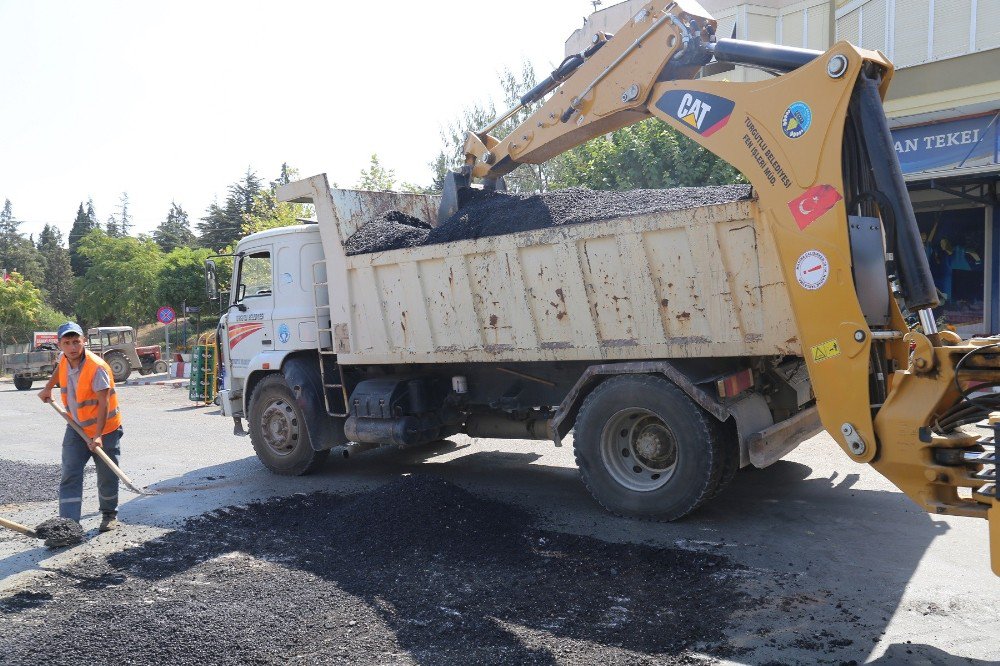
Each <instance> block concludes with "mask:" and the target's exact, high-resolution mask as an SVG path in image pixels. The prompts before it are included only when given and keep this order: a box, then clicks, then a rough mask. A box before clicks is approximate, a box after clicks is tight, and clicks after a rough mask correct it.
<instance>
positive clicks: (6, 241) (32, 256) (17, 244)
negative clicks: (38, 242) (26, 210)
mask: <svg viewBox="0 0 1000 666" xmlns="http://www.w3.org/2000/svg"><path fill="white" fill-rule="evenodd" d="M20 226H21V221H20V220H18V219H17V218H16V217H14V206H13V205H12V204H11V203H10V199H7V200H5V201H4V205H3V209H2V210H0V268H3V269H6V270H7V272H9V273H20V274H21V275H22V276H23V277H24V279H26V280H28V281H29V282H32V283H34V284H40V283H41V281H42V277H43V274H44V267H43V265H42V258H41V256H40V255H39V254H38V250H36V249H35V244H34V242H32V241H31V239H29V238H25V237H24V236H22V235H21V233H20V232H19V231H18V228H19V227H20Z"/></svg>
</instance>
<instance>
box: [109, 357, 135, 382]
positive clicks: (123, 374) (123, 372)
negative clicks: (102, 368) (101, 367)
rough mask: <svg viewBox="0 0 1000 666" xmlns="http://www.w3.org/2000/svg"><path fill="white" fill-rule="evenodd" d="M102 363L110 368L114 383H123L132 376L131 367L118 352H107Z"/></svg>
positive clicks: (126, 358)
mask: <svg viewBox="0 0 1000 666" xmlns="http://www.w3.org/2000/svg"><path fill="white" fill-rule="evenodd" d="M104 362H105V363H107V364H108V366H109V367H110V368H111V375H112V376H113V377H114V378H115V382H123V381H125V380H126V379H128V376H129V375H131V374H132V366H131V365H130V364H129V362H128V357H127V356H125V354H123V353H121V352H120V351H109V352H108V353H107V354H105V355H104Z"/></svg>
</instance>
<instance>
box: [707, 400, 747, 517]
mask: <svg viewBox="0 0 1000 666" xmlns="http://www.w3.org/2000/svg"><path fill="white" fill-rule="evenodd" d="M709 421H710V422H711V425H712V428H713V430H714V435H715V437H716V439H717V440H718V442H719V449H720V452H721V454H722V472H721V474H720V475H719V485H718V486H717V487H716V488H715V492H714V493H712V497H713V498H714V497H716V496H717V495H718V494H719V493H721V492H722V491H723V490H725V489H726V486H728V485H729V484H730V483H731V482H732V480H733V479H734V478H735V477H736V472H738V471H740V440H739V433H737V432H736V425H735V424H734V423H732V422H731V421H726V422H724V423H720V422H719V421H717V420H716V419H714V418H709ZM709 499H711V498H709Z"/></svg>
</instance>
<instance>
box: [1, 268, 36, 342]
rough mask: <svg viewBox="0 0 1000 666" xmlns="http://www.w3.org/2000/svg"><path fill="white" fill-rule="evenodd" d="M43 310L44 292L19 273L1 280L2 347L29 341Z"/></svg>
mask: <svg viewBox="0 0 1000 666" xmlns="http://www.w3.org/2000/svg"><path fill="white" fill-rule="evenodd" d="M41 308H42V292H40V291H39V290H38V288H37V287H36V286H35V285H33V284H32V283H31V282H30V281H28V280H25V279H24V277H23V276H22V275H20V274H18V273H11V274H10V275H9V276H8V279H6V280H0V346H2V345H5V344H10V343H12V342H23V341H25V340H28V339H29V338H30V336H31V332H32V331H33V330H34V323H35V320H36V319H37V318H38V315H39V312H40V311H41Z"/></svg>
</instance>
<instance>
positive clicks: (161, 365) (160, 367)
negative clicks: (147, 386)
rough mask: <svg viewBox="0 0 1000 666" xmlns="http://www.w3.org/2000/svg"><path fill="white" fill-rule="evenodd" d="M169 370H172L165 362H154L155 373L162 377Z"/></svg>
mask: <svg viewBox="0 0 1000 666" xmlns="http://www.w3.org/2000/svg"><path fill="white" fill-rule="evenodd" d="M169 369H170V366H169V365H168V364H167V362H166V361H164V360H162V359H161V360H159V361H154V362H153V372H155V373H156V374H158V375H162V374H163V373H164V372H166V371H167V370H169Z"/></svg>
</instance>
